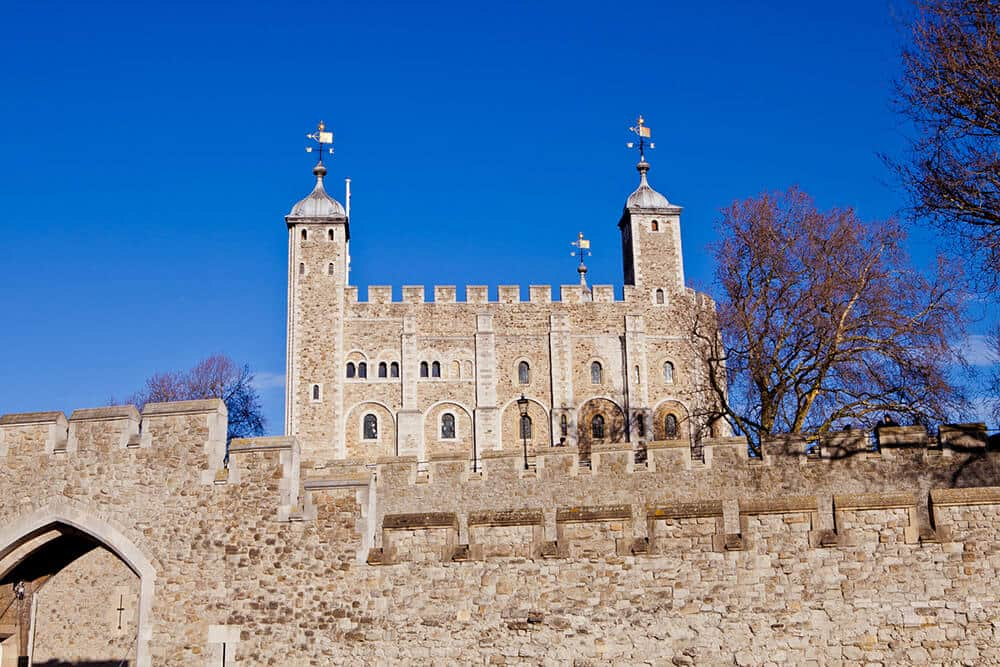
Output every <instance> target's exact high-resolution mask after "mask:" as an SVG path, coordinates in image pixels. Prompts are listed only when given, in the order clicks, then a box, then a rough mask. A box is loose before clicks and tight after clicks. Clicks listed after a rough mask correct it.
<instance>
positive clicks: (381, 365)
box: [378, 361, 389, 378]
mask: <svg viewBox="0 0 1000 667" xmlns="http://www.w3.org/2000/svg"><path fill="white" fill-rule="evenodd" d="M378 376H379V377H380V378H384V377H388V376H389V366H387V365H386V363H385V362H384V361H380V362H378Z"/></svg>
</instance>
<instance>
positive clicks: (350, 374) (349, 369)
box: [347, 361, 355, 378]
mask: <svg viewBox="0 0 1000 667" xmlns="http://www.w3.org/2000/svg"><path fill="white" fill-rule="evenodd" d="M354 375H355V370H354V362H353V361H348V362H347V377H349V378H352V377H354Z"/></svg>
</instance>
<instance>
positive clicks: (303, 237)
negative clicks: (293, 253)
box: [302, 229, 309, 241]
mask: <svg viewBox="0 0 1000 667" xmlns="http://www.w3.org/2000/svg"><path fill="white" fill-rule="evenodd" d="M308 238H309V232H308V231H306V230H304V229H303V230H302V240H303V241H305V240H307V239H308Z"/></svg>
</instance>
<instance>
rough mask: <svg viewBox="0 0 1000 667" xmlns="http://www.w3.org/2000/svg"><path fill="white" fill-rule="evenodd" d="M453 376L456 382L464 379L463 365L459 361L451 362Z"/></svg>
mask: <svg viewBox="0 0 1000 667" xmlns="http://www.w3.org/2000/svg"><path fill="white" fill-rule="evenodd" d="M451 376H452V377H453V378H455V379H456V380H457V379H458V378H460V377H462V364H460V363H458V362H457V361H453V362H451Z"/></svg>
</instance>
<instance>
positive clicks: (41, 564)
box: [0, 503, 155, 667]
mask: <svg viewBox="0 0 1000 667" xmlns="http://www.w3.org/2000/svg"><path fill="white" fill-rule="evenodd" d="M154 579H155V571H154V569H153V566H152V564H151V563H150V562H149V560H148V559H147V558H146V557H145V556H144V555H143V554H142V553H141V552H140V551H139V550H138V549H137V548H136V547H135V545H134V544H132V543H131V542H130V541H129V540H127V539H126V538H125V537H124V536H123V535H122V534H121V533H120V532H119V531H117V530H116V529H115V528H113V527H111V526H110V525H109V524H107V523H105V522H102V521H100V520H97V519H94V518H92V517H89V516H87V515H85V514H84V513H82V512H80V511H79V510H77V509H75V508H73V507H70V506H68V505H65V504H62V503H59V504H56V505H53V506H49V507H47V508H43V509H41V510H38V511H36V512H34V513H32V514H31V515H28V516H25V517H22V518H21V519H19V520H17V521H16V522H14V523H13V524H9V525H7V526H5V527H3V528H2V529H0V636H2V639H0V651H2V653H0V665H2V666H3V667H8V665H18V666H20V665H28V664H33V665H36V666H45V665H82V664H86V665H88V666H91V665H92V666H94V667H99V666H101V665H109V666H110V665H139V666H143V667H145V666H146V665H149V664H150V656H149V647H148V645H149V639H150V636H151V626H150V612H151V610H152V598H153V586H154ZM29 661H30V663H29Z"/></svg>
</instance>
